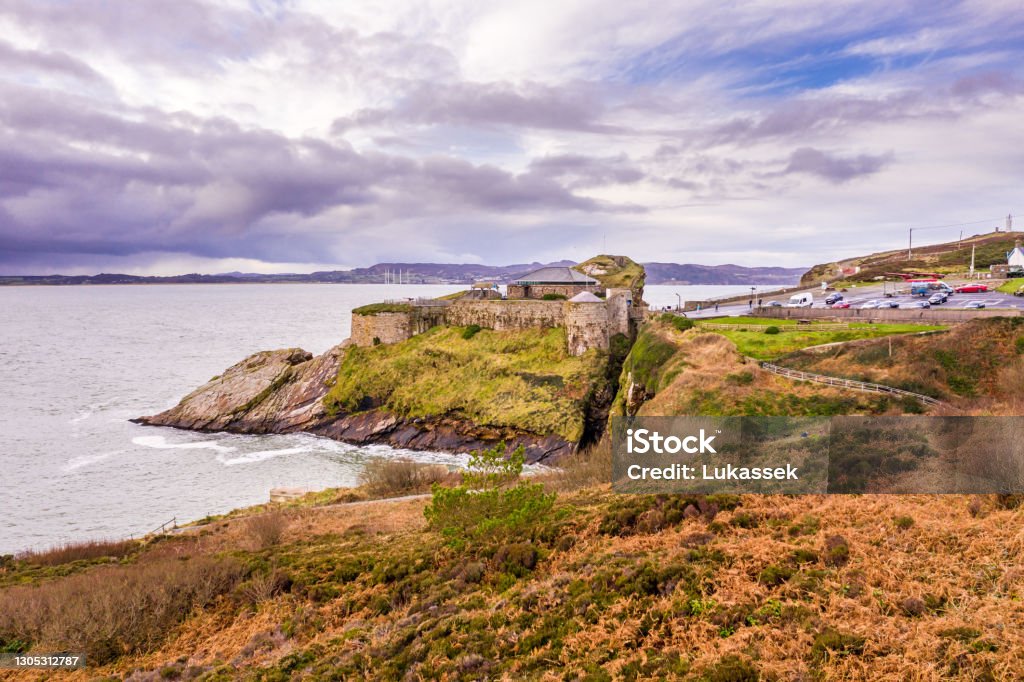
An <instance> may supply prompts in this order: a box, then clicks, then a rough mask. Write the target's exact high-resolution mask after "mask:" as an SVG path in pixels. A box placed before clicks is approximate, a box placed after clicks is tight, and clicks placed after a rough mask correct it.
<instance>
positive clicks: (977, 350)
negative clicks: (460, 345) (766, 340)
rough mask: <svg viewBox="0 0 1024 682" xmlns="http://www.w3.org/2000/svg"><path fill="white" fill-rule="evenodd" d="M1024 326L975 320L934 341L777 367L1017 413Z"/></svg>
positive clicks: (871, 347) (794, 358)
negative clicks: (888, 386) (786, 367)
mask: <svg viewBox="0 0 1024 682" xmlns="http://www.w3.org/2000/svg"><path fill="white" fill-rule="evenodd" d="M1022 353H1024V320H1021V319H1020V318H988V319H979V320H975V321H973V322H970V323H968V324H963V325H957V326H955V327H952V328H951V329H950V331H949V332H947V333H944V334H940V335H935V336H913V337H896V338H894V339H893V340H892V354H891V355H890V351H889V343H888V342H887V341H877V342H875V343H870V342H869V343H863V344H856V345H852V346H848V347H838V348H836V349H834V350H833V351H831V352H828V353H813V352H802V353H795V354H793V355H790V356H788V357H786V358H783V359H782V360H780V364H783V365H786V366H788V367H793V368H795V369H802V370H806V371H809V372H817V373H820V374H828V375H831V376H841V377H846V378H850V379H857V380H861V381H873V382H877V383H882V384H888V385H890V386H896V387H898V388H904V389H907V390H910V391H915V392H917V393H924V394H926V395H931V396H934V397H936V398H940V399H943V400H947V401H950V402H952V403H953V404H955V405H957V406H959V407H961V408H962V409H966V410H969V411H971V412H978V413H986V412H992V411H994V412H995V413H1000V412H1002V413H1009V414H1016V413H1017V412H1016V411H1017V407H1016V404H1017V401H1018V400H1019V398H1018V397H1017V396H1018V394H1019V392H1020V384H1019V382H1020V380H1021V379H1022V378H1024V358H1022Z"/></svg>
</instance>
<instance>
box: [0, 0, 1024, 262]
mask: <svg viewBox="0 0 1024 682" xmlns="http://www.w3.org/2000/svg"><path fill="white" fill-rule="evenodd" d="M1021 9H1022V7H1021V4H1020V1H1019V0H1016V1H1007V2H999V1H995V0H992V1H970V2H958V1H952V0H929V1H927V2H916V1H909V2H898V3H893V2H890V1H889V0H885V1H882V0H864V1H862V2H848V1H844V0H831V1H829V2H804V1H801V0H771V1H763V0H762V1H759V2H758V1H755V2H740V3H722V2H719V1H717V0H709V1H704V0H689V1H687V2H677V3H672V2H637V3H623V2H619V1H617V0H589V1H585V2H584V1H579V0H559V1H558V2H551V0H543V1H539V0H517V1H516V2H504V3H502V2H481V1H479V0H473V1H468V0H467V1H462V0H435V1H430V0H428V1H426V2H398V1H395V0H373V1H372V2H361V1H359V0H345V2H336V1H334V0H282V1H277V2H275V1H270V0H252V1H248V2H243V1H241V0H218V1H215V0H147V1H146V2H109V1H107V0H65V1H56V0H4V1H3V2H2V3H0V273H2V274H45V273H57V272H59V273H64V274H88V273H96V272H126V273H131V274H179V273H184V272H205V273H215V272H227V271H235V270H242V271H249V272H309V271H313V270H321V269H335V268H348V267H357V266H365V265H370V264H373V263H376V262H382V261H390V262H398V261H404V262H448V263H451V262H465V263H490V264H508V263H521V262H534V261H541V262H547V261H553V260H560V259H574V260H583V259H585V258H588V257H589V256H591V255H594V254H595V253H599V252H610V253H621V254H625V255H629V256H631V257H633V258H634V259H636V260H639V261H666V262H687V263H704V264H720V263H735V264H740V265H747V266H764V265H781V266H789V267H796V266H806V265H811V264H813V263H817V262H824V261H831V260H834V259H836V258H838V257H842V256H852V255H858V254H862V253H866V252H871V251H876V250H881V249H885V248H899V247H902V246H904V245H905V244H906V241H907V230H908V228H909V227H918V228H925V227H928V228H931V227H936V226H943V227H941V228H938V227H937V229H934V230H924V229H922V230H921V231H920V232H915V241H920V243H924V242H926V241H933V242H934V241H943V240H946V239H955V238H956V237H957V235H958V234H959V232H960V230H964V233H965V234H975V233H981V232H987V231H990V230H991V229H993V228H994V227H996V226H997V225H999V226H1003V225H1004V224H1005V217H1006V216H1007V214H1010V213H1012V212H1014V210H1015V209H1016V210H1017V211H1020V212H1022V213H1024V202H1022V201H1021V199H1022V195H1021V189H1022V182H1021V180H1022V178H1024V106H1022V105H1024V66H1022V64H1024V59H1022V57H1024V12H1022V11H1021ZM1021 219H1024V215H1022V218H1021Z"/></svg>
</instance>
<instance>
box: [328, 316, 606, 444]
mask: <svg viewBox="0 0 1024 682" xmlns="http://www.w3.org/2000/svg"><path fill="white" fill-rule="evenodd" d="M463 332H464V328H461V327H450V328H444V327H437V328H435V329H431V330H430V331H428V332H426V333H424V334H419V335H417V336H414V337H413V338H412V339H410V340H408V341H405V342H403V343H398V344H393V345H382V346H376V347H369V348H351V349H350V350H349V351H348V353H347V354H346V356H345V359H344V361H343V362H342V365H341V367H340V369H339V372H338V378H337V382H336V383H335V385H334V386H333V387H332V388H331V390H330V392H329V393H328V395H327V397H326V398H325V404H326V405H327V406H328V408H329V409H338V410H343V411H346V412H357V411H359V410H361V409H367V408H369V407H376V406H381V407H384V408H385V409H387V410H389V411H391V412H394V413H395V414H398V415H401V416H405V417H439V416H453V417H459V418H463V419H467V420H469V421H472V422H474V423H476V424H478V425H481V426H494V427H509V428H515V429H518V430H523V431H529V432H531V433H535V434H539V435H548V434H556V435H559V436H561V437H562V438H565V439H566V440H568V441H576V440H579V438H580V436H581V435H582V432H583V418H584V402H585V399H586V397H587V396H588V394H589V393H590V391H592V390H593V389H594V387H595V386H596V385H597V384H598V383H599V382H601V381H603V372H604V366H605V364H606V360H607V358H606V356H602V355H600V354H599V353H598V352H597V351H591V352H589V353H587V354H585V355H583V356H580V357H571V356H569V355H568V354H567V353H566V351H565V331H564V330H562V329H536V330H525V331H514V332H512V331H508V332H496V331H491V330H487V329H484V330H481V331H479V332H478V333H477V334H476V335H474V336H473V337H472V338H470V339H465V338H463Z"/></svg>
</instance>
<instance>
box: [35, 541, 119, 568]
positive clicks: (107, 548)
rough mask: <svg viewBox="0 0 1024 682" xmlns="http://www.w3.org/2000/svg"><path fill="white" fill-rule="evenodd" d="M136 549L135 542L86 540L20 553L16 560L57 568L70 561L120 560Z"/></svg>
mask: <svg viewBox="0 0 1024 682" xmlns="http://www.w3.org/2000/svg"><path fill="white" fill-rule="evenodd" d="M138 547H139V543H138V542H136V541H135V540H87V541H85V542H68V543H65V544H62V545H56V546H54V547H51V548H49V549H44V550H41V551H38V552H34V551H28V552H22V553H21V554H19V555H18V559H20V560H21V561H24V562H27V563H30V564H37V565H40V566H59V565H60V564H67V563H71V562H72V561H81V560H91V559H102V558H106V557H110V558H114V559H120V558H122V557H125V556H127V555H129V554H131V553H132V552H134V551H135V550H136V549H138Z"/></svg>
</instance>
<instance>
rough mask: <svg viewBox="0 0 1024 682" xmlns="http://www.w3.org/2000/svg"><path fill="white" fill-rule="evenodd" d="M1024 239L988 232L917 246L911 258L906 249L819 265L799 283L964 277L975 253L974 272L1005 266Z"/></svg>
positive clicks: (1020, 233)
mask: <svg viewBox="0 0 1024 682" xmlns="http://www.w3.org/2000/svg"><path fill="white" fill-rule="evenodd" d="M1021 238H1024V233H1022V232H989V233H986V234H976V235H972V236H970V237H965V238H964V239H958V240H956V241H950V242H944V243H942V244H929V245H927V246H915V247H914V248H913V249H912V250H911V253H910V258H908V257H907V250H906V249H895V250H893V251H881V252H878V253H872V254H870V255H867V256H855V257H853V258H846V259H844V260H839V261H836V262H833V263H819V264H818V265H815V266H814V267H812V268H811V269H810V270H808V271H807V272H805V273H804V274H803V276H802V277H801V278H800V283H801V284H804V285H808V286H810V285H816V284H818V283H819V282H821V281H834V280H838V279H843V280H847V281H869V280H873V279H876V278H880V277H884V276H885V275H886V274H887V273H889V274H891V273H900V272H908V273H909V272H918V271H920V272H935V273H940V274H954V273H963V272H967V271H968V270H969V269H970V266H971V253H972V251H973V253H974V269H975V270H988V268H989V266H990V265H995V264H997V263H1005V262H1006V252H1007V251H1010V250H1011V249H1013V243H1014V241H1015V240H1017V239H1021Z"/></svg>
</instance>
